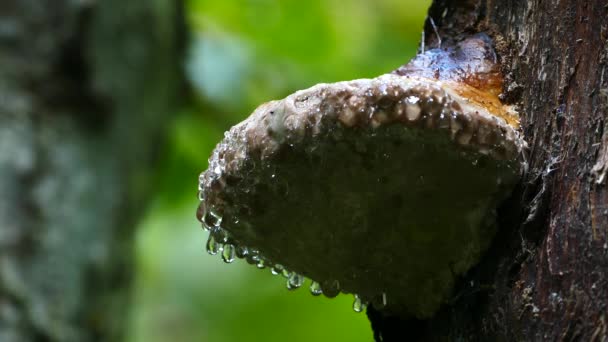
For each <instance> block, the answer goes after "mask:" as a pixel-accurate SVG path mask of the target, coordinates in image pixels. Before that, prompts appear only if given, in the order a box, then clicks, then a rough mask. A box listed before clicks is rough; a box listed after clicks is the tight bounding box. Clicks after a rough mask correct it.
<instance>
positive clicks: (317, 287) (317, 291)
mask: <svg viewBox="0 0 608 342" xmlns="http://www.w3.org/2000/svg"><path fill="white" fill-rule="evenodd" d="M310 293H311V294H312V295H313V296H319V295H321V294H323V290H322V289H321V284H319V283H317V282H316V281H314V280H313V282H312V283H310Z"/></svg>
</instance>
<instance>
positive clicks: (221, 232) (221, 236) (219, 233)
mask: <svg viewBox="0 0 608 342" xmlns="http://www.w3.org/2000/svg"><path fill="white" fill-rule="evenodd" d="M211 234H213V235H214V236H215V240H217V242H219V243H222V244H225V243H227V242H228V231H226V230H225V229H222V228H220V227H216V228H215V229H214V230H212V231H211Z"/></svg>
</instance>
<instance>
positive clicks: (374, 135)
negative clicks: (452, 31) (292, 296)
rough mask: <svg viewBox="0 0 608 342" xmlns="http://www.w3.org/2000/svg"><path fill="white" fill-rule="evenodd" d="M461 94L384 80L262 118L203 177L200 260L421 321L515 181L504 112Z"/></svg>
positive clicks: (282, 104)
mask: <svg viewBox="0 0 608 342" xmlns="http://www.w3.org/2000/svg"><path fill="white" fill-rule="evenodd" d="M461 86H462V87H464V88H466V87H469V86H468V85H466V84H465V85H461ZM462 89H463V88H455V87H454V84H453V83H451V82H449V81H444V80H436V79H430V78H428V77H426V75H422V76H419V75H414V74H411V75H407V76H403V75H397V74H388V75H383V76H380V77H378V78H375V79H363V80H355V81H348V82H339V83H334V84H319V85H316V86H314V87H312V88H309V89H307V90H303V91H299V92H296V93H294V94H292V95H290V96H288V97H287V98H285V99H283V100H280V101H273V102H269V103H267V104H264V105H262V106H260V107H259V108H258V109H256V111H255V112H254V113H253V114H252V115H251V116H250V117H249V118H248V119H247V120H245V121H243V122H241V123H240V124H238V125H236V126H234V127H233V128H232V129H231V130H230V131H228V132H226V134H225V138H224V140H223V141H222V142H220V144H218V146H217V147H216V149H215V151H214V153H213V155H212V157H211V158H210V160H209V168H208V170H207V171H205V172H203V173H202V174H201V176H200V179H199V190H200V200H201V204H200V206H199V210H198V212H197V215H198V217H199V219H200V220H201V221H202V222H203V226H204V227H205V228H206V229H208V230H209V231H210V235H209V241H208V242H207V249H208V251H209V252H210V253H211V254H221V255H222V257H223V259H224V260H225V261H226V262H232V261H233V260H234V258H235V257H240V258H245V259H246V260H247V261H248V262H249V263H252V264H255V265H257V266H258V267H260V268H264V267H269V268H271V269H272V271H273V273H275V274H282V275H284V276H285V277H286V278H287V287H288V288H290V289H295V288H298V287H300V286H301V285H302V284H303V282H304V279H305V278H309V279H311V281H312V283H311V284H310V290H311V292H312V293H313V294H314V295H319V294H321V293H323V294H325V295H326V296H328V297H334V296H336V295H338V294H339V293H340V292H343V293H352V294H354V295H355V303H354V309H355V310H356V311H361V310H363V308H364V306H365V305H366V304H367V303H371V304H372V305H374V307H375V308H376V309H379V310H383V311H386V312H388V313H391V314H396V315H401V316H416V317H419V318H426V317H430V316H432V314H433V313H435V312H436V311H437V310H438V308H439V307H440V306H441V304H442V303H443V302H444V301H446V300H447V299H448V297H449V295H450V292H451V290H452V287H453V284H454V281H455V279H456V278H457V277H458V276H460V275H462V274H464V273H465V272H466V271H467V270H469V269H470V268H471V267H472V266H473V265H475V264H476V263H477V262H478V261H479V259H480V257H481V255H482V254H483V252H484V251H485V249H486V248H487V247H488V245H489V243H490V242H491V240H492V237H493V236H494V234H495V231H496V228H495V214H496V207H497V206H498V205H499V203H500V202H501V201H502V200H504V198H505V197H507V196H508V195H509V193H510V191H511V189H512V187H513V186H514V184H515V183H517V181H518V180H519V177H520V174H521V170H522V161H521V158H520V156H521V153H522V148H523V146H524V145H525V143H524V142H523V140H522V139H521V138H520V136H519V133H518V132H517V124H516V121H515V120H513V119H512V116H509V115H512V114H509V113H511V112H510V110H509V109H508V108H507V109H505V110H504V112H505V113H508V114H507V115H504V113H502V114H498V115H497V113H496V110H495V107H491V106H483V102H484V100H471V99H468V98H466V97H464V96H462V95H461V94H462ZM471 89H472V91H473V92H474V91H478V89H477V88H471ZM492 96H495V94H494V95H492ZM496 101H498V100H496ZM496 103H499V104H500V102H496ZM493 105H494V102H493ZM493 108H494V109H493ZM501 110H502V109H501Z"/></svg>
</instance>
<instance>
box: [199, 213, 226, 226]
mask: <svg viewBox="0 0 608 342" xmlns="http://www.w3.org/2000/svg"><path fill="white" fill-rule="evenodd" d="M203 223H205V224H206V225H207V227H209V228H214V227H219V226H220V225H221V224H222V216H221V215H219V214H217V213H215V212H214V211H213V210H207V212H206V213H205V216H203Z"/></svg>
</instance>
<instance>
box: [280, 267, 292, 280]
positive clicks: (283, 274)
mask: <svg viewBox="0 0 608 342" xmlns="http://www.w3.org/2000/svg"><path fill="white" fill-rule="evenodd" d="M291 273H292V272H291V271H290V270H288V269H286V268H284V269H283V271H282V272H281V275H282V276H283V277H284V278H285V279H289V277H291Z"/></svg>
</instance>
